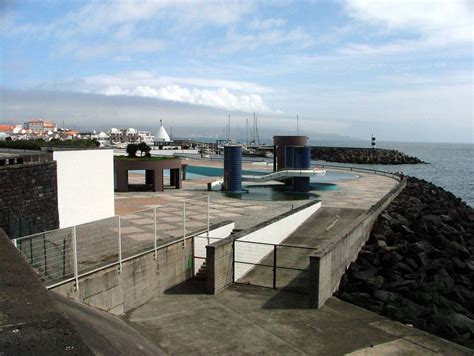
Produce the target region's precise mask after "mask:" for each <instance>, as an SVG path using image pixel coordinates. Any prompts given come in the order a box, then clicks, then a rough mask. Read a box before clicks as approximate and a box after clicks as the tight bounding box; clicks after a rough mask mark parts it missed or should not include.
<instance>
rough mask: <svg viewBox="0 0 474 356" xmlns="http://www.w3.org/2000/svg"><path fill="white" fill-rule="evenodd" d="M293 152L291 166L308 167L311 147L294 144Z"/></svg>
mask: <svg viewBox="0 0 474 356" xmlns="http://www.w3.org/2000/svg"><path fill="white" fill-rule="evenodd" d="M293 152H294V154H293V157H294V158H293V166H292V168H298V169H308V168H309V167H310V165H311V147H303V146H294V147H293Z"/></svg>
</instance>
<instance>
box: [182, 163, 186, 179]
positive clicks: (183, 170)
mask: <svg viewBox="0 0 474 356" xmlns="http://www.w3.org/2000/svg"><path fill="white" fill-rule="evenodd" d="M187 166H188V165H187V164H182V165H181V170H182V172H183V174H182V176H183V180H186V167H187Z"/></svg>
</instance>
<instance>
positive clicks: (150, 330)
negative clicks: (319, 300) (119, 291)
mask: <svg viewBox="0 0 474 356" xmlns="http://www.w3.org/2000/svg"><path fill="white" fill-rule="evenodd" d="M203 291H204V284H203V283H202V282H201V281H197V280H192V281H190V282H188V283H185V284H183V285H180V286H177V287H175V288H172V289H171V290H168V291H166V292H165V294H163V295H160V296H157V297H155V298H154V299H153V300H151V301H150V302H148V303H146V304H145V305H143V306H141V307H139V308H137V309H135V310H133V311H131V312H129V313H127V314H126V315H124V317H123V319H124V320H125V321H127V322H128V323H129V325H130V326H132V327H133V328H134V329H136V330H137V331H138V332H139V333H141V334H142V335H144V336H146V337H147V338H149V339H150V340H153V341H154V342H155V343H156V344H157V345H158V346H159V347H160V348H161V349H163V350H164V351H165V352H167V353H169V354H197V355H204V354H206V355H216V354H234V355H241V354H252V355H254V354H268V355H288V354H290V355H305V354H311V355H344V354H348V353H351V352H356V351H361V350H364V349H373V348H374V347H376V346H377V345H384V344H385V346H382V347H381V349H380V350H389V349H390V347H391V346H393V345H401V346H403V347H404V350H406V353H405V354H412V353H413V354H417V353H416V352H419V351H420V349H421V350H425V351H426V352H434V353H436V352H438V351H437V350H443V352H445V354H460V355H469V354H470V351H469V350H467V349H465V348H463V347H461V346H458V345H456V344H453V343H450V342H448V341H445V340H442V339H439V338H436V337H433V340H434V341H433V342H434V344H432V345H428V344H421V343H420V341H419V340H416V342H412V341H410V340H409V339H406V338H405V336H407V337H412V336H413V333H412V330H413V328H410V327H407V326H404V325H402V324H400V323H396V322H392V321H389V320H387V319H385V318H383V317H381V316H379V315H377V314H375V313H372V312H370V311H368V310H365V309H362V308H359V307H356V306H354V305H351V304H349V303H346V302H343V301H340V300H338V299H336V298H331V299H329V301H328V302H327V303H326V305H325V306H324V307H323V308H321V309H320V310H315V309H308V308H307V302H308V301H307V297H306V296H305V295H302V294H299V293H292V292H285V291H276V290H272V289H266V288H256V287H247V286H234V287H231V288H229V289H227V290H224V291H223V292H222V293H220V294H218V295H215V296H210V295H205V294H203V293H204V292H203ZM380 322H384V323H393V324H394V325H395V326H394V327H393V328H392V329H395V330H397V332H396V333H395V334H393V333H391V332H389V331H387V330H384V329H381V328H379V327H378V324H377V325H374V323H380ZM417 337H420V338H423V340H425V339H426V338H428V339H429V338H431V337H432V336H431V335H429V334H426V333H421V334H419V335H417ZM400 339H403V341H402V342H401V341H400ZM390 342H392V344H387V343H390ZM393 342H395V343H393ZM441 347H442V348H441ZM379 354H381V353H379Z"/></svg>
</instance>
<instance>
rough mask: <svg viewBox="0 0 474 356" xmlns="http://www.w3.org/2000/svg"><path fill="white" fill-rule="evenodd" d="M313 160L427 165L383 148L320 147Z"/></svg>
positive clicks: (414, 158)
mask: <svg viewBox="0 0 474 356" xmlns="http://www.w3.org/2000/svg"><path fill="white" fill-rule="evenodd" d="M311 158H312V159H314V160H321V161H326V162H337V163H357V164H420V163H425V162H423V161H421V160H420V159H418V158H416V157H411V156H408V155H406V154H404V153H402V152H400V151H397V150H386V149H381V148H376V149H372V148H357V147H354V148H351V147H319V146H313V147H312V149H311Z"/></svg>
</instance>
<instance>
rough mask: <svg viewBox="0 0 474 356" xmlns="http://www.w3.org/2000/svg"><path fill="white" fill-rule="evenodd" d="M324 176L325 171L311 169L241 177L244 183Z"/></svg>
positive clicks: (287, 170)
mask: <svg viewBox="0 0 474 356" xmlns="http://www.w3.org/2000/svg"><path fill="white" fill-rule="evenodd" d="M325 174H326V170H325V169H321V168H311V169H281V170H279V171H276V172H271V173H268V174H263V175H258V176H255V175H243V176H242V181H244V182H255V183H260V182H268V181H270V180H276V179H286V178H294V177H314V176H320V177H322V176H324V175H325Z"/></svg>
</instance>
